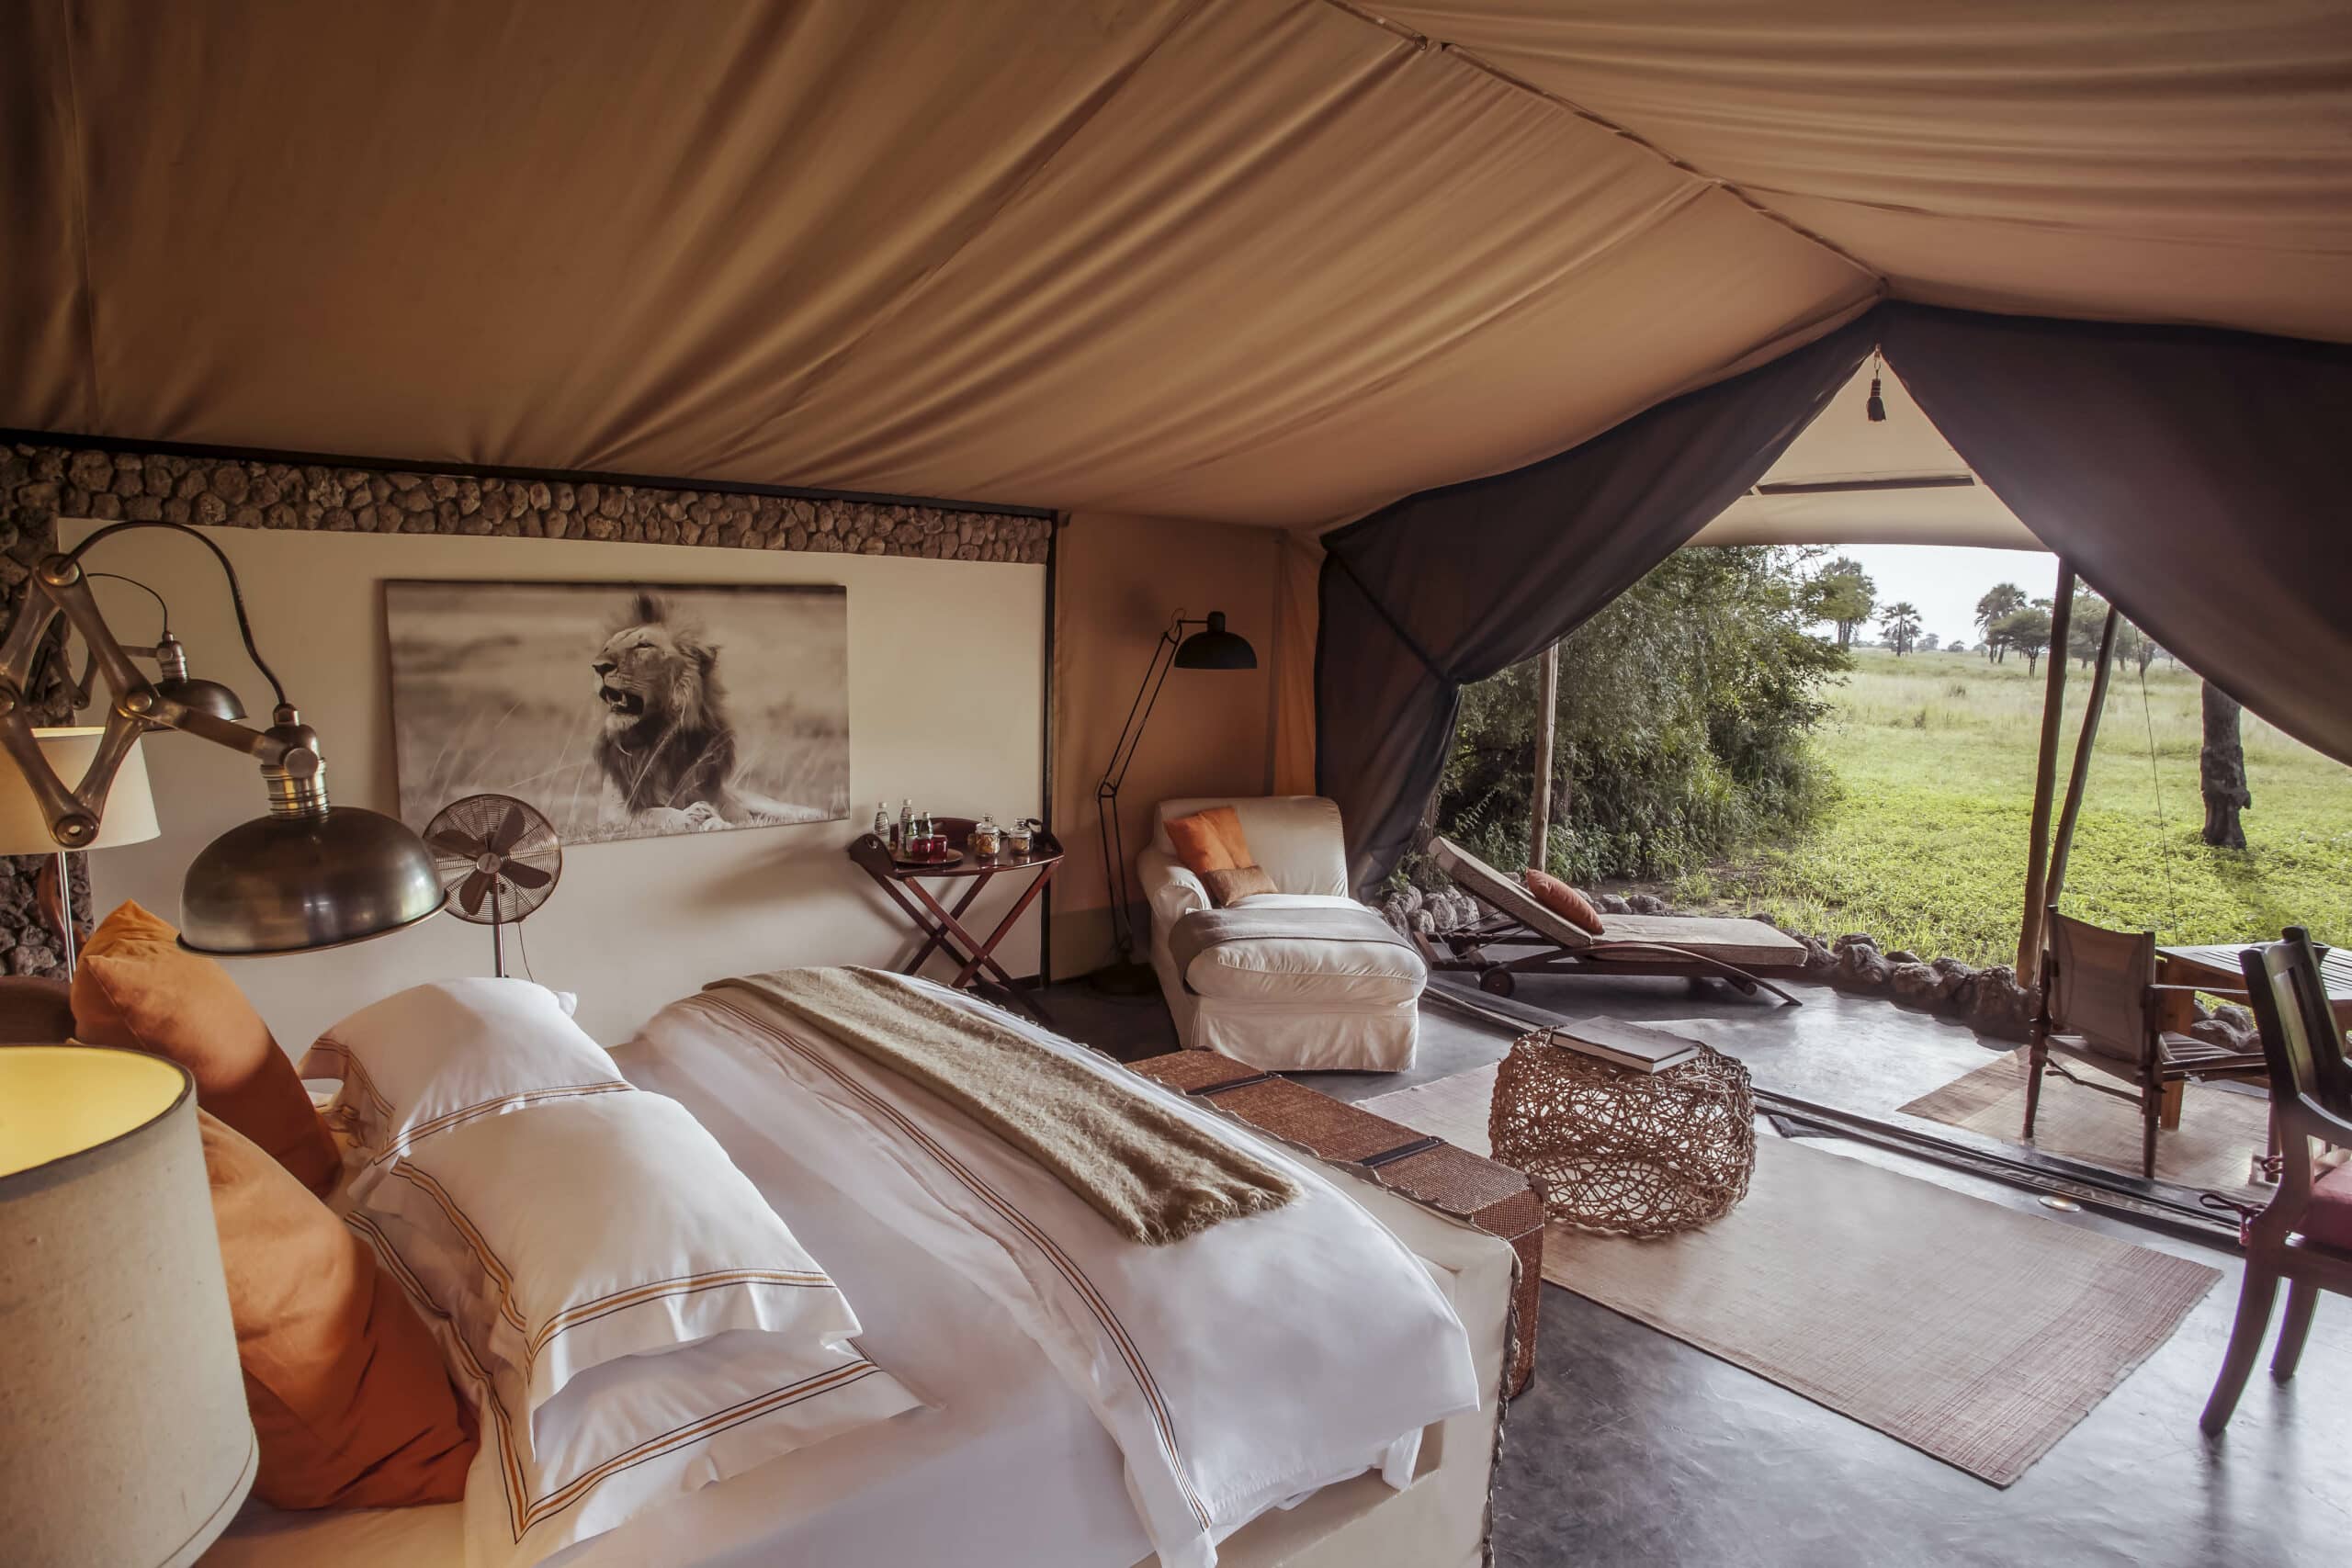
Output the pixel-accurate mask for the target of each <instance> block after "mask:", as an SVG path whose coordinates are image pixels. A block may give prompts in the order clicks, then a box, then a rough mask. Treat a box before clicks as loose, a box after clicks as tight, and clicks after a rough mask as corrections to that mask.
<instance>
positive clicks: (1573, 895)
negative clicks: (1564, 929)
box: [1527, 865, 1604, 936]
mask: <svg viewBox="0 0 2352 1568" xmlns="http://www.w3.org/2000/svg"><path fill="white" fill-rule="evenodd" d="M1527 890H1528V892H1530V893H1532V894H1533V895H1534V896H1535V901H1536V902H1537V903H1539V904H1541V905H1543V906H1544V908H1547V909H1549V910H1551V911H1552V912H1553V913H1554V914H1555V915H1557V916H1559V917H1560V919H1564V920H1566V921H1567V922H1568V923H1569V924H1570V925H1572V926H1576V927H1577V928H1579V929H1580V930H1583V931H1590V932H1591V933H1592V934H1593V935H1595V936H1599V935H1600V933H1601V931H1602V930H1603V929H1604V928H1603V927H1602V925H1601V923H1600V910H1598V909H1596V908H1593V907H1592V900H1591V899H1589V898H1588V897H1585V896H1584V895H1583V894H1581V893H1579V892H1577V890H1576V889H1575V888H1573V887H1571V886H1568V885H1567V884H1566V883H1565V882H1563V881H1561V880H1560V879H1559V878H1558V877H1556V876H1554V875H1553V874H1551V873H1550V872H1548V871H1539V870H1537V869H1536V868H1535V867H1534V866H1532V865H1531V866H1529V867H1528V868H1527Z"/></svg>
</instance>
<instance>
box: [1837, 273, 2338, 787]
mask: <svg viewBox="0 0 2352 1568" xmlns="http://www.w3.org/2000/svg"><path fill="white" fill-rule="evenodd" d="M1877 315H1878V317H1879V319H1880V322H1881V328H1880V330H1881V341H1882V343H1883V345H1884V347H1885V351H1886V362H1887V364H1888V365H1890V366H1892V367H1894V371H1895V373H1896V374H1898V375H1900V376H1901V377H1902V378H1903V384H1904V385H1905V387H1907V388H1909V389H1910V391H1911V395H1912V396H1913V397H1914V398H1916V399H1917V400H1918V402H1919V406H1920V408H1921V409H1922V410H1924V411H1925V412H1926V413H1927V415H1928V418H1929V419H1931V420H1933V421H1934V422H1935V423H1936V428H1937V429H1939V430H1940V431H1942V432H1943V433H1944V436H1945V438H1946V439H1948V440H1949V441H1951V444H1952V446H1953V447H1954V448H1955V449H1957V450H1958V451H1959V453H1960V455H1961V456H1962V457H1964V458H1966V459H1967V461H1968V464H1969V466H1970V467H1971V468H1974V469H1975V470H1976V472H1977V473H1978V475H1980V476H1981V477H1982V478H1983V479H1984V480H1985V483H1986V484H1988V485H1990V486H1991V487H1992V489H1993V492H1994V493H1995V494H1996V495H1998V496H1999V497H2000V498H2001V499H2002V500H2003V501H2004V502H2007V504H2008V507H2009V510H2010V511H2012V512H2014V513H2017V514H2018V520H2019V521H2021V522H2023V523H2024V524H2025V525H2026V526H2027V527H2029V528H2030V529H2032V530H2033V532H2034V534H2035V535H2036V536H2038V537H2039V538H2040V539H2041V542H2042V543H2044V544H2046V545H2048V546H2049V547H2051V548H2052V549H2053V550H2055V551H2057V552H2058V553H2059V554H2060V555H2062V556H2064V557H2065V558H2068V559H2069V560H2072V561H2073V562H2074V563H2075V570H2077V571H2079V572H2080V573H2081V574H2082V575H2083V577H2084V579H2085V580H2086V581H2088V582H2089V583H2090V584H2091V585H2092V586H2093V587H2095V588H2097V589H2098V591H2099V592H2101V593H2103V594H2105V595H2106V596H2107V597H2108V599H2109V601H2111V602H2112V603H2114V604H2119V605H2120V606H2122V608H2123V612H2124V614H2125V615H2129V616H2131V619H2132V621H2133V622H2134V623H2136V624H2137V625H2138V626H2141V627H2142V628H2143V630H2145V631H2146V632H2147V633H2148V635H2149V636H2150V637H2154V638H2155V639H2156V641H2157V643H2158V644H2160V645H2161V646H2163V647H2164V648H2165V649H2169V650H2170V651H2171V652H2173V653H2174V654H2176V655H2177V656H2178V657H2179V658H2180V660H2181V661H2182V662H2183V663H2185V664H2187V665H2188V666H2189V667H2190V668H2191V669H2193V670H2195V671H2197V672H2198V673H2199V674H2200V675H2203V676H2204V677H2205V678H2206V679H2207V680H2209V681H2211V682H2213V683H2214V684H2215V685H2217V686H2219V687H2221V688H2222V690H2223V691H2225V692H2227V693H2229V694H2230V695H2232V696H2233V697H2235V698H2237V700H2238V701H2239V702H2241V703H2244V704H2245V705H2246V706H2247V707H2248V708H2251V709H2252V710H2253V711H2254V712H2256V714H2259V715H2260V716H2263V717H2264V718H2266V719H2268V720H2269V721H2270V722H2271V723H2273V724H2275V725H2277V726H2278V728H2281V729H2283V730H2285V731H2286V732H2287V733H2288V734H2290V735H2292V736H2294V737H2295V738H2296V739H2300V740H2301V741H2303V742H2304V743H2305V744H2307V745H2310V746H2313V747H2316V748H2318V749H2319V750H2322V751H2324V752H2326V753H2327V754H2328V755H2330V756H2332V757H2335V758H2336V759H2338V760H2339V761H2352V505H2347V503H2346V473H2347V470H2348V469H2352V348H2346V347H2345V346H2343V345H2340V344H2318V343H2304V342H2299V341H2297V340H2295V339H2292V338H2278V337H2262V336H2257V335H2256V334H2254V333H2231V332H2218V331H2211V330H2208V329H2203V328H2195V327H2146V326H2123V325H2116V324H2112V323H2108V322H2098V321H2049V320H2043V319H2041V318H2037V317H2025V316H1988V315H1980V314H1977V313H1975V312H1973V311H1967V310H1934V309H1930V308H1928V307H1925V306H1917V305H1889V306H1884V307H1882V308H1881V310H1879V311H1878V312H1877Z"/></svg>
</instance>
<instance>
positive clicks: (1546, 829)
mask: <svg viewBox="0 0 2352 1568" xmlns="http://www.w3.org/2000/svg"><path fill="white" fill-rule="evenodd" d="M1559 719H1560V645H1559V644H1558V643H1556V642H1555V643H1554V644H1553V645H1552V646H1551V647H1549V648H1547V649H1544V660H1543V662H1542V663H1541V664H1538V665H1537V666H1536V667H1535V819H1534V821H1533V822H1532V823H1531V824H1529V827H1528V833H1527V863H1528V864H1529V865H1532V866H1533V867H1535V868H1536V869H1537V870H1539V871H1549V870H1550V869H1551V867H1550V865H1549V864H1547V863H1546V862H1547V861H1548V859H1549V856H1548V855H1547V854H1546V851H1547V850H1548V849H1549V848H1550V846H1551V842H1552V742H1553V739H1554V733H1553V732H1554V731H1555V729H1556V728H1558V726H1559Z"/></svg>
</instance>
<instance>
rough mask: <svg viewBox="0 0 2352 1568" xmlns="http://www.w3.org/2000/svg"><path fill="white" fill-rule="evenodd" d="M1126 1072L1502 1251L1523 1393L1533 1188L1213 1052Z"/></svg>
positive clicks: (1528, 1365)
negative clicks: (1513, 1280) (1515, 1279)
mask: <svg viewBox="0 0 2352 1568" xmlns="http://www.w3.org/2000/svg"><path fill="white" fill-rule="evenodd" d="M1133 1066H1134V1067H1135V1070H1136V1072H1139V1073H1141V1074H1143V1075H1144V1076H1145V1077H1148V1078H1152V1079H1154V1080H1156V1081H1158V1082H1159V1083H1163V1084H1165V1085H1167V1086H1168V1087H1169V1088H1170V1089H1177V1090H1181V1091H1182V1092H1183V1093H1185V1094H1188V1095H1192V1096H1193V1097H1195V1098H1197V1099H1201V1100H1207V1101H1208V1102H1209V1103H1211V1104H1212V1105H1215V1106H1216V1107H1217V1108H1218V1109H1219V1110H1221V1111H1227V1112H1228V1113H1230V1114H1231V1115H1233V1116H1235V1117H1237V1118H1238V1119H1239V1120H1240V1121H1241V1122H1244V1123H1245V1124H1247V1125H1249V1126H1250V1127H1254V1128H1256V1129H1257V1130H1258V1131H1260V1132H1261V1133H1264V1134H1267V1135H1268V1136H1270V1137H1274V1138H1279V1139H1281V1140H1282V1141H1283V1143H1286V1144H1291V1145H1295V1146H1297V1147H1299V1148H1302V1149H1305V1150H1306V1151H1307V1152H1308V1153H1310V1154H1312V1155H1314V1156H1315V1157H1317V1159H1321V1160H1325V1161H1328V1162H1329V1163H1330V1164H1333V1165H1344V1166H1351V1167H1353V1168H1356V1169H1357V1170H1358V1171H1359V1173H1360V1174H1362V1175H1363V1177H1364V1178H1365V1179H1367V1180H1371V1181H1374V1182H1377V1183H1378V1184H1379V1185H1380V1186H1382V1187H1383V1188H1385V1189H1386V1190H1389V1191H1391V1192H1394V1193H1396V1194H1397V1196H1398V1197H1400V1198H1403V1199H1406V1200H1408V1201H1410V1202H1414V1203H1418V1204H1419V1205H1420V1206H1421V1207H1423V1208H1425V1209H1434V1210H1436V1211H1437V1212H1438V1213H1442V1214H1445V1215H1448V1216H1450V1217H1452V1218H1453V1219H1456V1220H1459V1221H1461V1222H1462V1223H1463V1224H1467V1225H1471V1226H1474V1227H1476V1229H1478V1230H1481V1231H1484V1232H1485V1233H1486V1234H1487V1235H1492V1236H1498V1237H1500V1238H1501V1239H1502V1240H1504V1241H1507V1242H1509V1243H1510V1246H1511V1249H1512V1250H1513V1251H1515V1252H1517V1253H1518V1254H1519V1265H1520V1267H1519V1287H1518V1294H1517V1297H1516V1298H1515V1301H1514V1303H1513V1306H1514V1311H1513V1313H1512V1330H1513V1336H1514V1337H1513V1338H1512V1341H1511V1344H1510V1356H1509V1358H1508V1359H1507V1361H1506V1363H1505V1364H1506V1366H1507V1367H1508V1368H1509V1369H1510V1372H1509V1376H1508V1377H1507V1378H1506V1379H1505V1380H1504V1381H1505V1384H1506V1386H1507V1387H1508V1389H1509V1391H1510V1393H1519V1392H1520V1391H1521V1390H1522V1389H1524V1388H1525V1387H1526V1386H1527V1381H1528V1379H1529V1378H1531V1377H1532V1376H1534V1374H1535V1314H1536V1308H1537V1304H1538V1300H1539V1292H1541V1291H1542V1289H1543V1283H1544V1194H1543V1190H1542V1188H1541V1187H1540V1186H1539V1185H1538V1184H1536V1183H1534V1182H1532V1181H1531V1180H1529V1179H1528V1178H1527V1177H1526V1176H1525V1175H1523V1174H1521V1172H1519V1171H1516V1170H1513V1169H1511V1168H1510V1167H1509V1166H1506V1165H1498V1164H1497V1163H1496V1162H1495V1161H1493V1160H1490V1159H1483V1158H1481V1157H1480V1156H1476V1155H1474V1154H1472V1153H1470V1151H1469V1150H1467V1149H1461V1148H1456V1147H1455V1146H1454V1145H1452V1144H1449V1143H1447V1142H1445V1141H1444V1140H1443V1139H1442V1138H1433V1137H1430V1136H1429V1135H1427V1134H1421V1133H1417V1132H1415V1131H1414V1130H1413V1129H1412V1128H1410V1127H1408V1126H1406V1125H1404V1124H1403V1123H1402V1122H1391V1121H1389V1120H1388V1119H1387V1118H1386V1117H1384V1116H1375V1115H1374V1114H1373V1113H1372V1112H1371V1111H1364V1110H1361V1109H1359V1108H1357V1107H1356V1106H1353V1105H1350V1104H1348V1103H1347V1102H1346V1101H1344V1100H1333V1099H1332V1098H1331V1097H1330V1096H1329V1095H1328V1094H1321V1093H1318V1092H1317V1091H1316V1090H1314V1089H1308V1088H1307V1087H1306V1085H1304V1084H1299V1083H1294V1082H1292V1081H1291V1080H1290V1079H1288V1078H1283V1077H1274V1076H1273V1075H1272V1074H1270V1073H1265V1072H1261V1071H1260V1070H1259V1069H1258V1068H1256V1067H1253V1066H1250V1065H1249V1064H1247V1063H1245V1062H1237V1061H1235V1060H1234V1059H1233V1058H1232V1057H1230V1056H1223V1055H1218V1054H1217V1053H1216V1052H1214V1051H1176V1052H1171V1053H1170V1055H1165V1056H1151V1057H1147V1058H1146V1059H1145V1060H1143V1061H1140V1062H1136V1063H1134V1064H1133Z"/></svg>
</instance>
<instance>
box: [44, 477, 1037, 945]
mask: <svg viewBox="0 0 2352 1568" xmlns="http://www.w3.org/2000/svg"><path fill="white" fill-rule="evenodd" d="M60 517H96V518H101V519H105V520H108V521H113V520H116V519H122V518H129V519H134V520H138V521H143V522H165V523H202V524H220V525H227V526H230V527H237V528H285V529H295V530H311V531H320V532H330V533H373V534H458V535H473V536H504V537H510V538H531V539H607V540H618V541H621V542H623V543H629V544H648V545H703V546H714V547H719V548H722V549H746V550H807V551H812V552H818V553H825V554H850V555H874V556H919V557H925V558H932V559H944V560H969V561H1012V562H1020V563H1023V564H1027V565H1032V566H1043V565H1044V564H1045V562H1046V547H1047V545H1048V543H1049V541H1050V539H1051V536H1052V530H1053V524H1052V522H1051V521H1050V520H1049V519H1046V518H1043V517H1016V516H1007V515H1004V514H1001V513H990V512H967V511H958V510H956V509H954V508H950V507H940V506H916V505H906V504H901V503H898V502H872V501H850V500H841V499H831V498H819V497H809V496H789V495H764V494H752V493H747V492H744V491H727V490H679V489H672V488H668V487H665V486H658V485H637V484H605V483H603V482H600V481H594V480H587V481H578V482H575V481H571V480H565V479H534V478H530V477H527V476H526V477H520V478H513V477H510V478H483V477H480V476H474V475H467V474H458V473H436V472H434V471H432V470H430V469H397V468H345V467H339V466H334V465H328V464H316V463H305V464H293V463H269V462H258V461H254V460H250V459H246V458H241V457H186V456H180V455H177V454H170V453H160V452H137V451H129V452H110V451H100V450H98V449H96V448H95V447H78V448H77V447H70V446H51V445H27V444H22V443H17V444H6V443H0V590H5V592H6V601H5V606H6V607H5V609H4V610H0V632H5V631H6V627H7V625H8V623H9V622H10V621H11V620H13V619H14V617H15V615H16V611H17V605H18V604H19V603H20V602H21V599H22V591H23V585H24V582H25V580H26V579H27V578H28V577H29V576H30V575H31V573H32V569H33V567H34V566H35V565H36V564H37V563H38V562H39V561H40V558H42V557H43V556H45V555H47V554H49V553H50V552H51V550H53V549H55V548H56V547H57V520H58V519H59V518H60ZM49 687H50V689H49V690H48V691H46V692H42V693H35V694H33V705H34V707H35V710H36V713H37V715H38V720H37V722H40V723H44V724H55V723H63V722H65V720H66V719H67V718H68V717H70V716H71V712H72V710H71V708H70V706H69V705H67V703H66V700H65V696H64V693H63V691H62V685H61V684H60V683H59V682H54V681H52V682H49ZM47 858H48V857H46V856H39V855H28V856H20V857H17V858H16V859H14V860H9V859H6V858H0V974H8V975H46V974H50V973H52V972H54V971H56V970H57V969H59V968H60V967H61V964H62V958H61V956H60V954H59V953H58V952H57V938H56V936H55V933H54V932H53V931H51V929H50V928H49V927H48V925H47V924H46V923H45V922H44V921H43V920H42V919H40V917H39V916H38V914H37V913H36V912H35V909H34V899H33V888H34V879H35V878H36V876H37V875H38V874H39V873H40V867H41V865H42V864H43V863H45V861H46V860H47ZM71 858H72V860H73V861H74V897H75V907H76V910H77V912H78V913H81V914H82V915H83V916H84V917H85V919H84V926H85V930H86V929H87V915H88V913H89V910H88V896H89V885H88V879H87V872H86V869H85V868H84V867H83V866H82V865H81V864H80V862H81V860H82V857H81V856H79V855H75V856H73V857H71Z"/></svg>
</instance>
